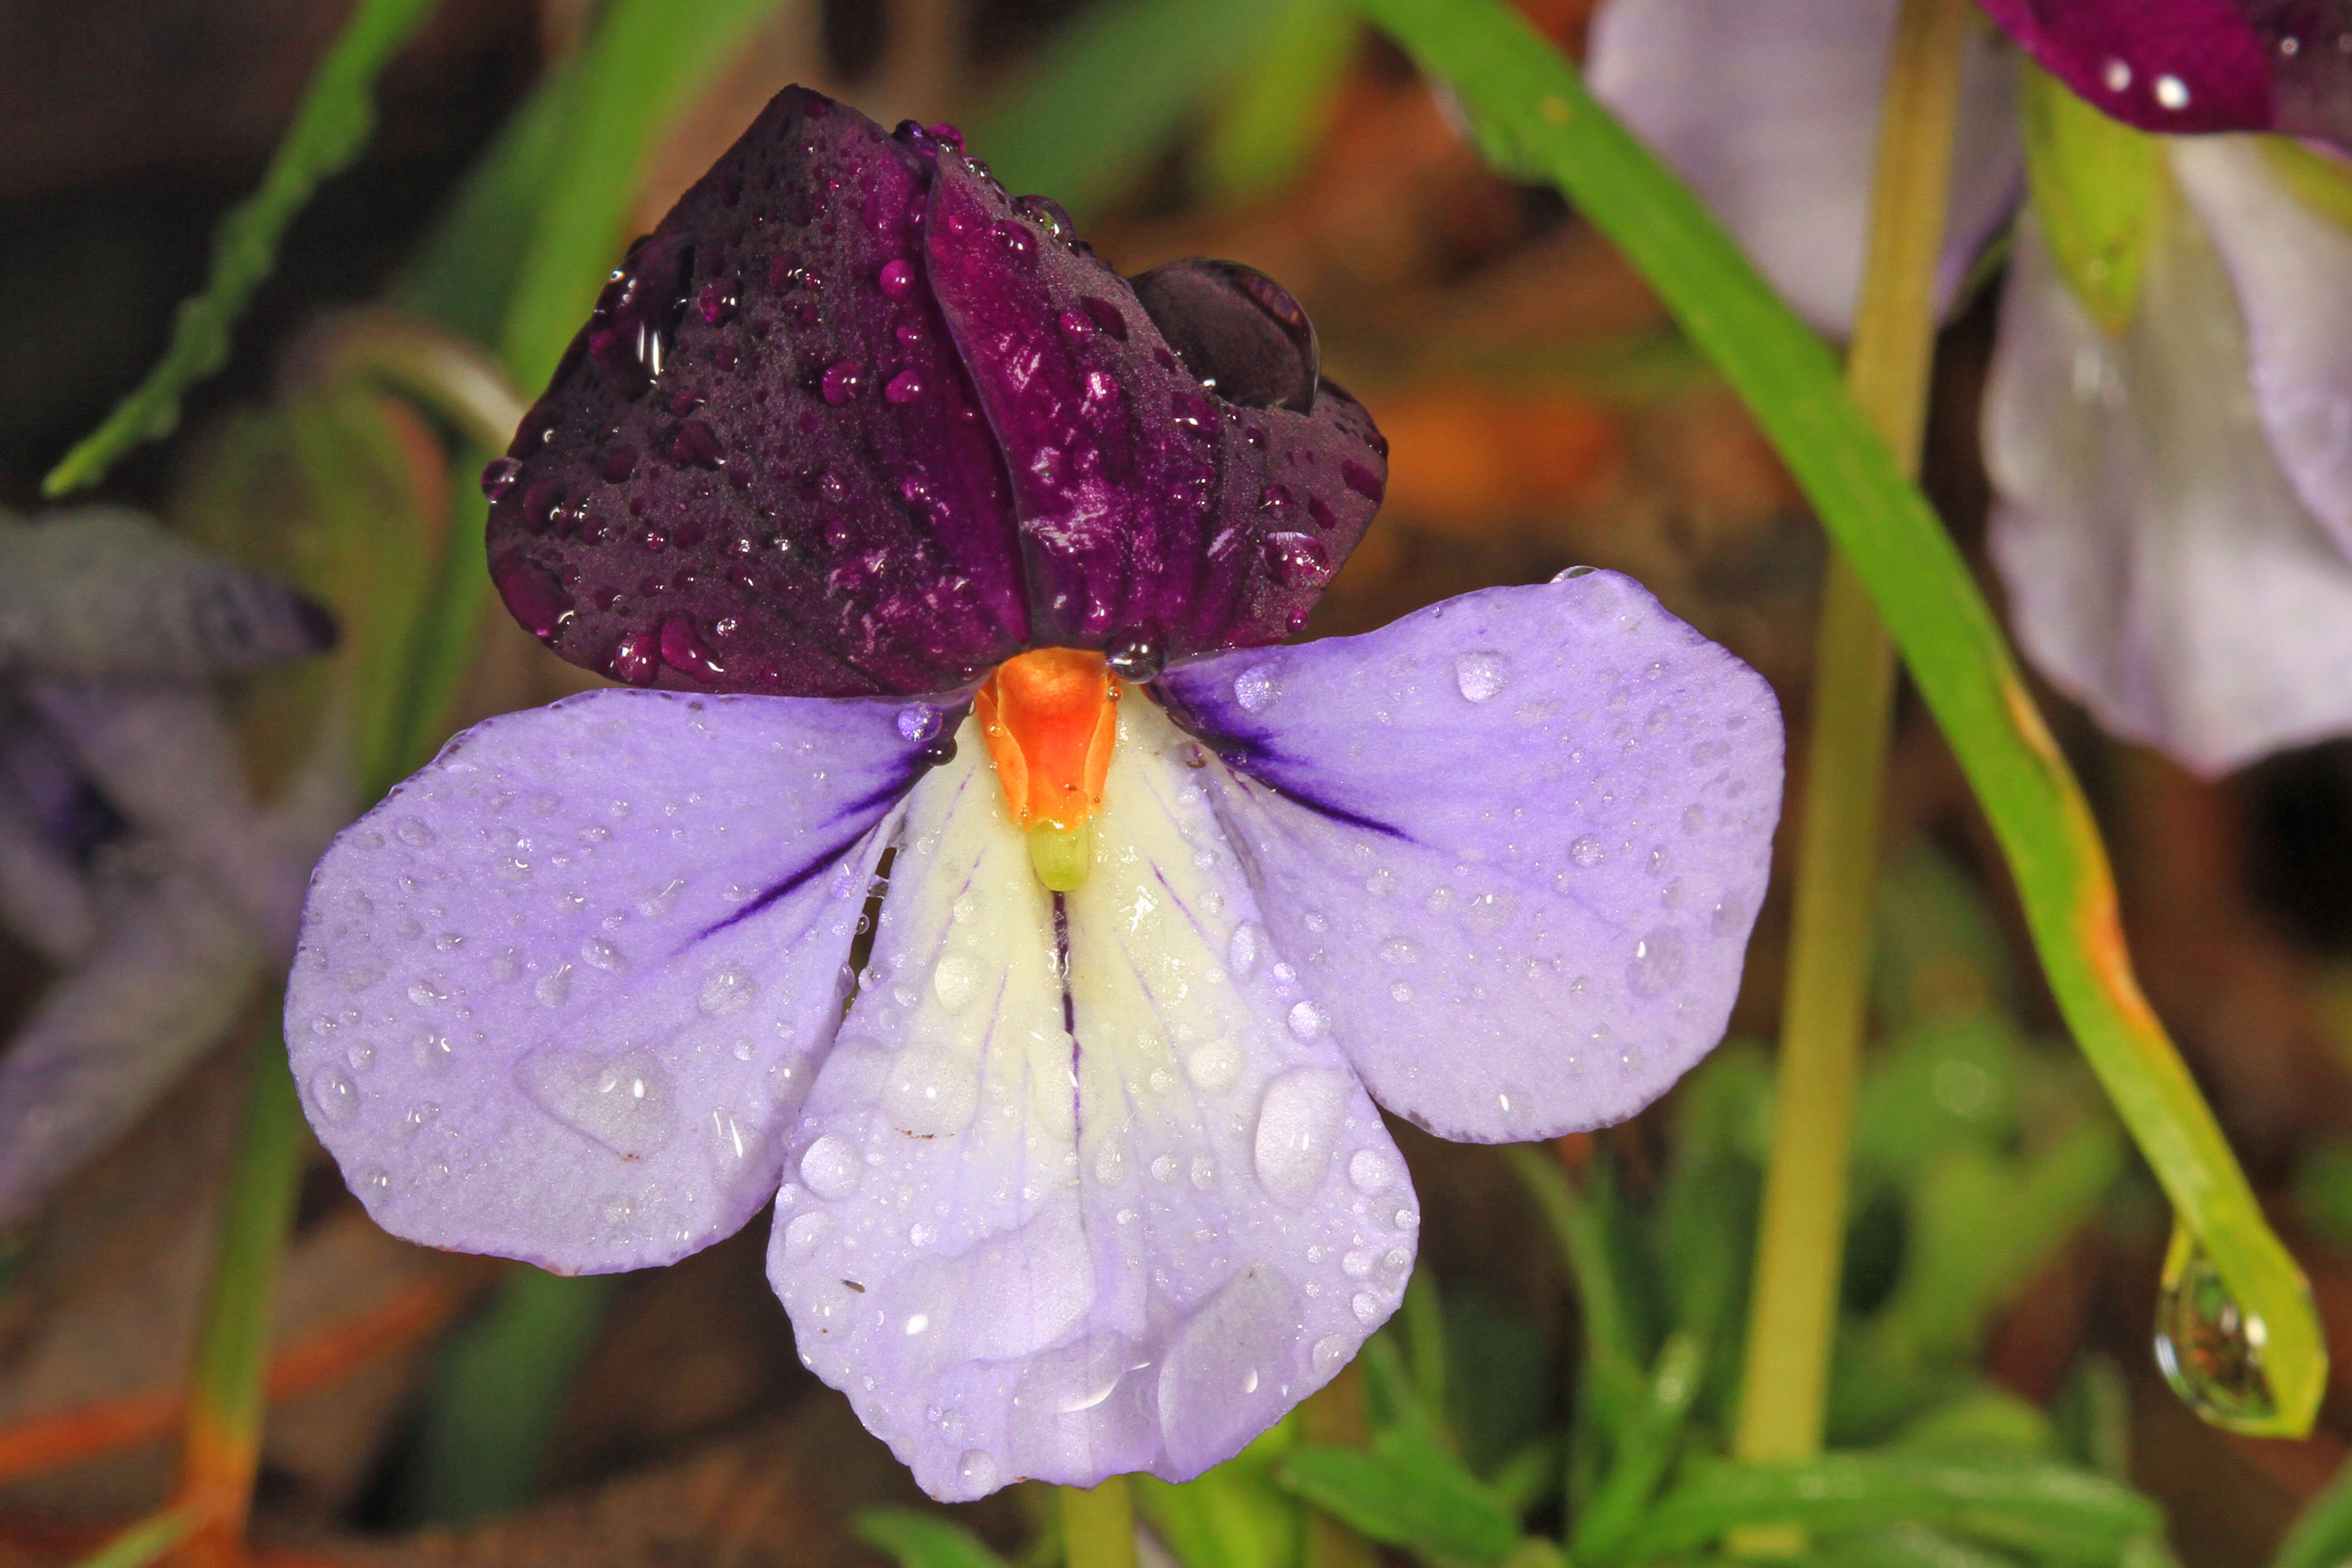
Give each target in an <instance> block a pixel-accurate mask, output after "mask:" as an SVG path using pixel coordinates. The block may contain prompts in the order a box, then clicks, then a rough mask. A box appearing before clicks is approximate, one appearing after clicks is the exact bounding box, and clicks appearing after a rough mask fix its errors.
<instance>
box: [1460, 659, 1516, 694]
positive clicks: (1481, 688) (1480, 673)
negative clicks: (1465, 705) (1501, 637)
mask: <svg viewBox="0 0 2352 1568" xmlns="http://www.w3.org/2000/svg"><path fill="white" fill-rule="evenodd" d="M1510 679H1511V660H1510V658H1509V656H1508V655H1507V654H1499V653H1458V654H1455V655H1454V686H1455V688H1456V689H1459V690H1460V691H1461V693H1462V695H1463V696H1464V697H1465V698H1466V699H1468V700H1470V701H1472V702H1484V701H1486V700H1487V699H1488V698H1490V697H1493V696H1494V695H1495V694H1496V692H1498V691H1500V690H1502V689H1503V688H1504V687H1505V686H1506V685H1507V684H1508V682H1509V681H1510Z"/></svg>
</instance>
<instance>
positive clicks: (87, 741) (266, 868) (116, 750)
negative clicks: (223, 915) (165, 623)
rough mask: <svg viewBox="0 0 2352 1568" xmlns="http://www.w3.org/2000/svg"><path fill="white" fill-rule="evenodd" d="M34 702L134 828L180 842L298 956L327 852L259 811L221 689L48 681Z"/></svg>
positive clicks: (184, 855)
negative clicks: (321, 856)
mask: <svg viewBox="0 0 2352 1568" xmlns="http://www.w3.org/2000/svg"><path fill="white" fill-rule="evenodd" d="M26 696H27V698H28V699H29V700H30V701H31V703H32V705H33V707H34V709H35V710H37V712H39V714H40V715H41V717H42V718H43V719H45V720H47V721H48V723H49V724H50V726H51V727H52V728H53V729H54V730H55V731H56V732H57V733H58V735H59V736H61V737H62V738H63V739H64V741H65V742H66V744H67V745H68V747H69V748H70V749H71V751H72V752H73V755H74V758H75V761H76V762H77V763H79V767H80V771H81V772H82V773H83V774H84V775H85V776H86V777H88V779H89V781H90V782H91V783H92V784H95V785H96V786H97V787H98V790H99V792H100V794H101V795H104V796H105V798H106V801H107V803H108V805H110V806H111V807H113V809H114V810H116V811H118V812H120V813H121V815H122V816H123V818H124V819H125V820H126V821H127V822H128V823H129V824H130V825H131V827H132V828H133V829H135V830H136V831H138V832H140V833H142V834H144V835H146V836H147V837H152V838H154V839H157V840H159V841H161V842H165V843H169V844H170V845H172V846H173V850H174V852H175V853H176V854H177V855H178V856H179V858H181V859H182V860H183V861H184V863H185V864H186V865H187V866H188V867H189V868H191V869H193V870H194V871H196V872H197V874H199V875H201V876H203V877H204V878H205V879H206V880H208V881H209V882H211V883H212V885H213V886H214V888H215V889H217V890H218V891H219V892H220V893H221V895H222V896H223V897H224V899H225V900H226V904H227V909H228V910H229V911H230V912H232V913H233V914H234V915H235V916H236V917H237V918H239V919H241V920H243V921H244V922H245V924H246V926H247V929H249V930H250V931H252V932H253V934H254V935H255V936H256V937H257V939H259V940H261V941H262V942H266V943H267V944H268V946H269V947H270V948H271V949H272V950H273V951H275V952H279V953H280V954H283V953H285V952H289V951H291V950H292V947H293V945H294V925H295V919H296V913H297V911H298V910H299V909H300V908H301V904H302V889H303V887H304V885H305V883H306V882H307V880H308V879H309V875H310V862H311V861H312V859H314V858H316V856H317V852H318V845H317V844H316V843H315V842H308V843H297V842H291V841H289V839H288V837H286V836H285V835H282V834H280V833H278V831H277V830H276V829H275V828H274V827H273V826H271V825H270V824H269V822H268V820H267V819H265V818H264V817H263V816H262V815H261V814H260V813H259V812H257V810H256V809H255V808H254V805H253V801H252V797H251V795H250V794H249V793H248V788H247V780H246V774H245V767H244V763H243V762H242V761H241V759H239V757H238V756H237V752H236V740H235V738H234V737H233V736H232V735H230V733H229V731H228V726H227V725H226V724H225V723H224V722H223V721H222V720H221V716H220V711H219V710H218V708H217V707H216V706H215V704H214V701H213V698H212V694H211V693H210V692H209V691H207V690H205V689H204V688H202V687H201V686H129V685H101V684H96V683H90V682H84V681H76V680H61V679H34V680H31V681H28V682H26Z"/></svg>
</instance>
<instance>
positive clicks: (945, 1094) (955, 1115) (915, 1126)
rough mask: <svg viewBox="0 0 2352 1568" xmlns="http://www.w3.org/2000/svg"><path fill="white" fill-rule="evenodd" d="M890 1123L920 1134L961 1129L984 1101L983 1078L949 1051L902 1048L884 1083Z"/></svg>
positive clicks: (929, 1135)
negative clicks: (981, 1093) (981, 1100)
mask: <svg viewBox="0 0 2352 1568" xmlns="http://www.w3.org/2000/svg"><path fill="white" fill-rule="evenodd" d="M882 1105H883V1109H884V1110H887V1111H888V1112H889V1115H890V1125H892V1126H893V1127H896V1128H897V1129H898V1131H901V1132H904V1133H908V1134H909V1135H910V1136H912V1137H916V1138H938V1137H941V1136H944V1135H945V1134H947V1133H950V1132H961V1131H963V1129H964V1128H965V1127H966V1126H967V1125H968V1124H969V1123H970V1122H971V1115H972V1112H973V1111H974V1110H977V1109H978V1108H979V1105H980V1080H979V1079H978V1077H977V1076H976V1075H975V1074H974V1073H973V1072H972V1070H971V1068H970V1066H968V1065H967V1064H966V1063H964V1062H962V1061H960V1060H958V1059H957V1058H954V1057H951V1056H950V1055H949V1054H948V1053H947V1052H945V1051H933V1050H920V1049H913V1050H908V1051H905V1052H902V1053H901V1054H900V1055H899V1057H898V1060H897V1061H896V1062H894V1063H893V1064H892V1065H891V1068H890V1076H889V1078H888V1079H887V1080H885V1082H884V1083H883V1085H882Z"/></svg>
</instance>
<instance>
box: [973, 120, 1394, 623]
mask: <svg viewBox="0 0 2352 1568" xmlns="http://www.w3.org/2000/svg"><path fill="white" fill-rule="evenodd" d="M927 244H928V246H929V258H930V265H931V276H932V279H933V281H934V283H935V285H936V287H937V288H938V289H939V293H940V304H941V305H942V306H943V308H944V309H945V310H946V312H947V318H948V321H949V324H950V327H951V329H952V330H953V331H954V332H955V335H956V341H957V342H958V343H959V344H960V345H961V348H962V351H963V357H964V363H966V364H967V365H968V366H970V367H971V374H972V378H973V381H974V383H975V384H977V386H978V388H979V392H980V399H981V403H982V406H984V407H985V408H986V409H987V411H988V417H989V421H990V423H991V424H992V426H994V428H995V431H996V436H997V439H998V440H999V441H1000V442H1001V443H1002V444H1003V448H1004V454H1005V460H1006V463H1007V465H1008V468H1009V469H1010V472H1011V474H1012V479H1013V498H1014V502H1015V505H1016V506H1017V507H1018V509H1019V510H1020V514H1021V537H1022V545H1023V549H1024V555H1025V559H1026V564H1027V571H1028V574H1029V595H1030V604H1031V606H1032V617H1033V627H1032V629H1033V635H1034V637H1035V638H1036V639H1037V640H1038V641H1039V642H1041V643H1064V644H1067V645H1070V646H1073V647H1118V646H1120V645H1122V644H1126V643H1131V642H1140V643H1144V644H1149V645H1150V646H1151V647H1153V648H1154V649H1155V650H1156V652H1157V654H1158V655H1159V656H1160V657H1164V658H1182V657H1184V656H1186V655H1189V654H1193V653H1200V652H1209V651H1214V650H1217V649H1221V648H1229V647H1251V646H1255V645H1258V644H1264V643H1270V642H1277V641H1280V640H1281V639H1282V638H1283V637H1287V636H1289V635H1290V634H1291V633H1292V632H1294V631H1296V630H1297V628H1298V627H1299V626H1301V625H1302V624H1304V621H1305V618H1306V614H1307V610H1308V609H1309V608H1311V607H1312V606H1313V605H1314V603H1315V601H1316V599H1317V598H1318V597H1319V596H1320V595H1321V594H1322V591H1323V588H1324V585H1325V584H1328V582H1329V581H1330V580H1331V574H1333V573H1335V572H1337V571H1338V570H1339V563H1341V562H1342V561H1344V560H1346V559H1347V556H1348V553H1349V552H1350V551H1352V550H1353V549H1354V548H1355V546H1356V542H1357V540H1359V539H1360V538H1361V537H1362V536H1363V531H1364V529H1365V528H1366V526H1367V525H1369V524H1370V521H1371V520H1372V513H1373V511H1374V510H1376V509H1377V508H1378V506H1379V504H1380V498H1381V493H1382V492H1383V490H1384V489H1385V488H1386V485H1387V476H1388V461H1387V451H1388V447H1387V444H1386V443H1385V442H1383V441H1382V440H1381V437H1380V436H1379V434H1378V432H1376V431H1375V430H1374V429H1373V427H1372V422H1371V418H1370V416H1369V415H1367V414H1366V413H1365V412H1364V410H1363V407H1362V405H1360V404H1358V403H1357V402H1356V401H1355V400H1354V399H1353V398H1351V397H1349V395H1347V394H1346V393H1344V392H1342V391H1341V390H1340V389H1339V388H1338V387H1337V386H1334V385H1333V384H1330V383H1329V382H1324V383H1322V384H1321V386H1320V389H1319V391H1318V392H1317V394H1316V395H1315V397H1314V400H1313V401H1314V407H1313V411H1312V412H1311V413H1303V412H1300V411H1298V410H1297V409H1296V408H1294V407H1287V406H1283V405H1281V403H1280V402H1274V403H1270V404H1268V405H1263V406H1246V405H1238V404H1235V403H1233V402H1229V401H1227V400H1226V399H1225V398H1224V397H1223V396H1219V395H1213V394H1212V392H1211V391H1210V389H1208V388H1207V387H1205V386H1204V385H1203V384H1202V376H1203V375H1206V374H1211V373H1213V371H1215V370H1216V369H1217V368H1218V367H1217V366H1216V365H1215V364H1213V363H1210V362H1209V360H1208V359H1206V358H1203V361H1202V363H1201V364H1200V365H1198V366H1194V367H1190V368H1188V367H1187V366H1186V365H1185V364H1184V363H1182V362H1181V361H1180V360H1179V359H1178V358H1177V355H1176V353H1175V352H1174V351H1173V350H1171V348H1170V347H1169V346H1168V343H1167V342H1166V340H1165V339H1164V338H1163V335H1162V333H1161V331H1160V328H1159V327H1158V326H1157V325H1156V324H1155V323H1154V322H1153V321H1152V318H1151V317H1150V315H1148V314H1147V313H1146V312H1145V310H1144V306H1143V304H1142V303H1141V302H1140V301H1139V300H1138V299H1137V297H1136V293H1135V290H1134V289H1132V288H1130V287H1129V284H1128V283H1127V281H1126V280H1125V279H1122V278H1120V277H1119V276H1118V274H1117V273H1115V272H1113V271H1112V270H1111V269H1110V268H1108V267H1107V266H1105V265H1104V264H1103V263H1102V262H1100V261H1099V260H1097V259H1096V258H1095V257H1094V256H1093V254H1092V253H1091V252H1090V251H1087V250H1086V249H1084V248H1083V247H1081V246H1080V245H1079V244H1078V242H1077V238H1076V234H1075V233H1074V232H1073V231H1072V230H1071V229H1070V226H1069V222H1068V219H1067V218H1066V217H1065V216H1062V215H1061V213H1060V210H1059V209H1058V208H1056V207H1055V206H1054V205H1052V204H1051V203H1039V202H1037V201H1036V200H1035V198H1030V197H1024V198H1022V199H1021V200H1020V201H1018V202H1015V201H1013V200H1011V199H1008V198H1007V197H1006V195H1004V193H1003V190H1002V189H1001V188H1000V187H998V186H997V185H996V184H995V183H994V182H993V181H992V180H990V179H988V178H987V177H986V176H984V175H983V174H981V173H980V172H979V171H978V170H977V169H976V168H975V167H974V166H973V165H972V164H971V163H970V161H968V160H966V159H964V158H963V157H962V156H961V154H958V153H942V154H941V155H940V160H939V173H938V177H937V179H936V180H935V182H934V184H933V186H932V194H931V219H930V225H929V232H928V235H927ZM1252 276H1253V277H1254V276H1255V275H1252ZM1206 281H1207V279H1204V277H1203V275H1202V274H1201V273H1199V272H1197V271H1193V272H1185V273H1177V274H1171V275H1169V276H1168V277H1166V278H1163V279H1161V286H1160V287H1158V288H1155V289H1152V290H1151V292H1152V296H1153V298H1154V299H1155V300H1158V301H1159V302H1160V309H1161V310H1162V313H1163V314H1166V315H1168V316H1169V317H1170V319H1171V329H1172V330H1174V331H1176V332H1177V334H1178V337H1179V340H1180V342H1183V343H1185V344H1186V345H1188V346H1195V345H1209V344H1213V343H1218V342H1227V341H1230V340H1229V339H1227V338H1226V337H1225V336H1224V334H1223V333H1221V332H1216V331H1212V329H1213V328H1215V327H1218V326H1220V325H1221V324H1223V322H1222V321H1221V319H1220V318H1222V317H1223V316H1224V315H1228V314H1230V315H1231V316H1234V317H1235V318H1237V319H1238V321H1248V320H1249V319H1250V318H1251V317H1252V316H1255V318H1256V319H1257V321H1260V322H1265V321H1274V320H1276V319H1279V318H1281V317H1286V316H1287V315H1288V314H1289V313H1290V312H1295V311H1297V304H1296V302H1295V301H1291V300H1289V297H1288V296H1287V295H1284V294H1282V293H1281V291H1280V290H1279V289H1273V290H1272V293H1271V294H1270V295H1268V296H1266V297H1265V301H1263V302H1265V303H1271V304H1272V305H1273V307H1274V310H1275V314H1274V315H1272V316H1269V315H1268V314H1267V313H1266V312H1265V310H1261V309H1254V308H1250V307H1249V306H1248V302H1247V300H1246V299H1245V298H1244V296H1243V294H1242V291H1240V290H1237V289H1230V288H1228V289H1216V288H1210V287H1203V286H1202V284H1203V283H1204V282H1206ZM1258 281H1259V283H1260V284H1261V285H1263V284H1264V283H1265V280H1264V279H1259V280H1258ZM1179 285H1181V286H1179ZM1277 297H1278V298H1277ZM1299 320H1300V321H1303V320H1304V318H1303V313H1301V314H1300V316H1299ZM1310 335H1311V333H1310ZM1277 341H1278V340H1277ZM1195 357H1202V355H1201V354H1199V353H1196V354H1195ZM1233 357H1234V358H1235V359H1246V360H1248V362H1249V363H1248V366H1247V372H1248V373H1247V374H1228V375H1227V376H1226V377H1225V380H1226V382H1227V383H1229V385H1228V386H1227V387H1226V388H1225V390H1231V391H1234V392H1235V393H1237V394H1238V395H1244V396H1250V397H1252V398H1253V400H1255V398H1256V397H1266V398H1280V397H1283V396H1288V395H1292V394H1293V393H1294V392H1295V390H1296V389H1295V388H1291V387H1289V386H1287V385H1286V383H1285V382H1284V380H1283V378H1282V377H1281V376H1279V375H1275V374H1265V372H1264V370H1263V369H1262V368H1261V367H1262V366H1264V365H1265V363H1267V361H1268V358H1269V357H1270V356H1266V355H1265V354H1263V353H1258V354H1247V355H1244V353H1240V352H1239V351H1234V354H1233ZM1302 363H1303V362H1302ZM1298 374H1300V375H1302V376H1304V375H1308V374H1311V373H1309V372H1307V371H1304V370H1301V371H1299V372H1298Z"/></svg>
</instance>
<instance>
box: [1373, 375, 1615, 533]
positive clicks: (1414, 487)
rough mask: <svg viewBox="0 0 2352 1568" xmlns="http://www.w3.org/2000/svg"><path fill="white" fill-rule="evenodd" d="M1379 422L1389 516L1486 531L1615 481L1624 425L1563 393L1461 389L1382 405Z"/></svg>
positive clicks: (1478, 387)
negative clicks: (1386, 442) (1384, 450)
mask: <svg viewBox="0 0 2352 1568" xmlns="http://www.w3.org/2000/svg"><path fill="white" fill-rule="evenodd" d="M1379 417H1380V422H1381V432H1382V433H1383V434H1385V435H1386V436H1387V437H1388V438H1389V488H1388V500H1387V505H1388V508H1389V510H1390V511H1391V514H1392V515H1394V516H1397V517H1400V518H1403V519H1406V520H1409V521H1412V522H1415V523H1419V524H1422V525H1424V526H1426V527H1430V528H1433V529H1436V530H1439V531H1446V532H1454V533H1487V532H1492V531H1494V530H1495V527H1496V524H1497V523H1498V522H1500V521H1506V520H1508V519H1512V518H1517V517H1524V516H1527V515H1528V514H1530V513H1542V512H1549V511H1552V510H1556V509H1558V508H1559V506H1560V505H1561V504H1562V503H1564V502H1568V501H1573V500H1583V499H1589V498H1590V496H1591V493H1592V492H1593V491H1595V490H1597V489H1601V487H1603V486H1605V485H1607V484H1609V483H1611V482H1612V481H1613V480H1614V479H1615V478H1616V476H1617V471H1618V468H1619V462H1618V459H1619V454H1620V452H1621V449H1622V435H1623V422H1622V419H1620V417H1619V416H1617V415H1616V414H1614V413H1613V412H1612V411H1611V410H1609V409H1606V408H1603V407H1601V406H1599V405H1595V404H1593V403H1591V402H1588V401H1586V400H1585V399H1583V398H1580V397H1575V396H1571V395H1568V394H1565V393H1559V392H1541V391H1531V390H1526V389H1517V390H1507V389H1504V388H1500V387H1496V386H1491V385H1485V384H1477V383H1462V384H1452V385H1446V386H1442V387H1431V388H1425V389H1423V390H1421V391H1419V392H1416V393H1414V394H1412V395H1408V396H1406V397H1402V398H1394V399H1383V400H1382V402H1381V407H1380V411H1379Z"/></svg>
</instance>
